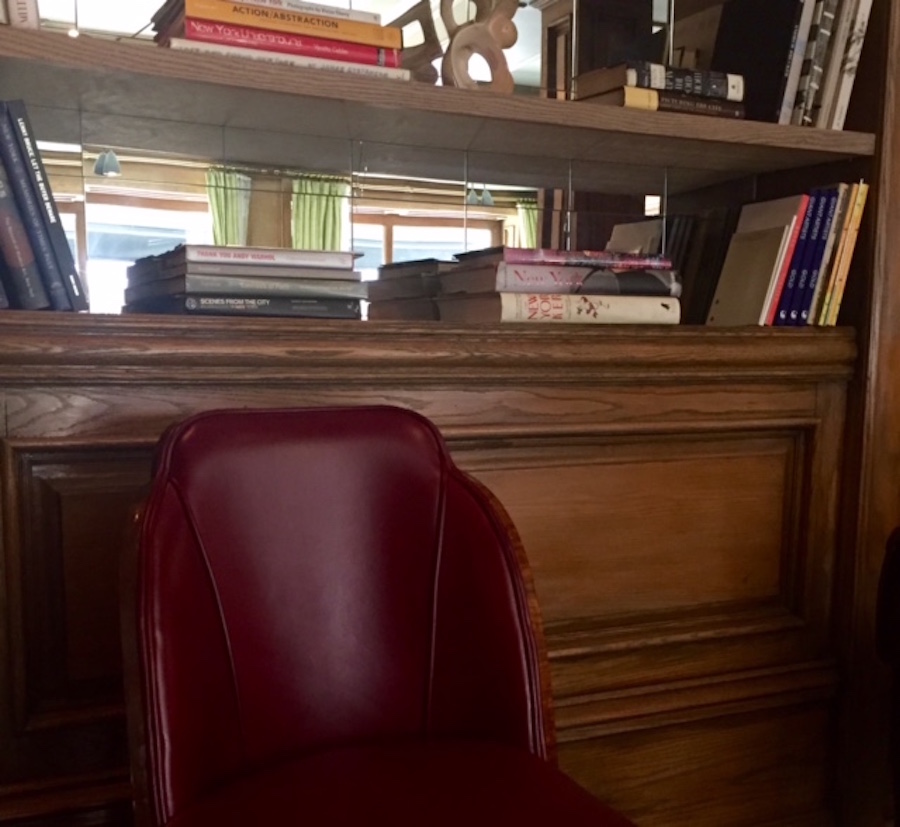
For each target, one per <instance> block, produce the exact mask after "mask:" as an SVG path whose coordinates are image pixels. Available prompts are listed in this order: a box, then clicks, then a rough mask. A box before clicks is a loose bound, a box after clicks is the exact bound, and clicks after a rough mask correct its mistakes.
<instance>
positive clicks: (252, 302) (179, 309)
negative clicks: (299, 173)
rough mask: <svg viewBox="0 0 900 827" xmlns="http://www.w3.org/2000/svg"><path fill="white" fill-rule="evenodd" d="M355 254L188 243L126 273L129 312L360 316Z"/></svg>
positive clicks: (362, 293)
mask: <svg viewBox="0 0 900 827" xmlns="http://www.w3.org/2000/svg"><path fill="white" fill-rule="evenodd" d="M355 257H356V254H355V253H345V252H330V251H320V250H290V249H281V248H274V247H222V246H216V245H205V244H182V245H179V246H178V247H176V248H175V249H173V250H169V251H168V252H166V253H162V254H160V255H156V256H147V257H145V258H141V259H138V260H137V261H135V263H134V264H132V265H131V266H130V267H129V268H128V271H127V279H128V280H127V287H126V289H125V305H124V306H123V308H122V311H123V312H124V313H194V314H212V315H233V316H294V317H299V318H315V319H360V318H362V312H361V311H362V300H364V299H365V298H366V295H367V290H366V284H365V283H364V282H362V281H361V276H360V273H359V272H358V271H356V270H354V269H353V263H354V259H355Z"/></svg>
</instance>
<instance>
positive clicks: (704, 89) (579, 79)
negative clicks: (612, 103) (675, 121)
mask: <svg viewBox="0 0 900 827" xmlns="http://www.w3.org/2000/svg"><path fill="white" fill-rule="evenodd" d="M625 86H631V87H637V88H641V89H657V90H666V91H669V92H681V93H683V94H688V95H700V96H702V97H709V98H719V99H722V100H730V101H741V100H743V99H744V78H743V76H742V75H740V74H738V73H734V72H719V71H714V70H706V69H686V68H680V67H677V66H668V65H665V64H662V63H651V62H649V61H645V60H632V61H628V62H626V63H620V64H618V65H617V66H608V67H605V68H601V69H592V70H590V71H588V72H583V73H582V74H580V75H578V76H576V78H575V81H574V97H575V100H583V99H584V98H590V97H593V96H594V95H601V94H603V93H604V92H611V91H613V90H614V89H618V88H620V87H625Z"/></svg>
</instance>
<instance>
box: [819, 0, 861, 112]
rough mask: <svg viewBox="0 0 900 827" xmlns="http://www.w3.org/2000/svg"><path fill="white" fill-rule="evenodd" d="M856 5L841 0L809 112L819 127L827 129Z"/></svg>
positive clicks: (846, 0)
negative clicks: (817, 87) (818, 85)
mask: <svg viewBox="0 0 900 827" xmlns="http://www.w3.org/2000/svg"><path fill="white" fill-rule="evenodd" d="M857 5H858V3H857V0H841V4H840V17H839V18H838V20H837V23H836V25H835V29H834V33H833V34H832V35H831V41H830V46H829V49H828V54H827V55H826V59H825V66H824V70H823V74H822V84H821V86H820V87H819V89H818V90H817V93H816V97H815V99H814V101H813V109H812V112H811V113H810V118H811V121H810V122H811V123H814V124H815V125H816V126H817V127H818V128H819V129H827V128H828V123H829V121H830V119H831V111H832V108H833V105H834V97H835V95H836V94H837V87H838V80H839V79H840V74H841V64H842V63H843V60H844V51H845V49H846V48H847V40H848V38H849V36H850V29H851V27H852V26H853V13H854V11H855V10H856V6H857Z"/></svg>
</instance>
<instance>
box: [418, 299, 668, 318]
mask: <svg viewBox="0 0 900 827" xmlns="http://www.w3.org/2000/svg"><path fill="white" fill-rule="evenodd" d="M435 301H436V302H437V305H438V310H439V312H440V317H441V321H445V322H463V323H468V322H472V323H495V322H538V323H551V324H552V323H567V324H678V322H679V321H680V317H681V307H680V305H679V302H678V299H675V298H658V297H655V296H586V295H582V294H578V293H569V294H563V293H470V294H459V295H455V296H437V297H436V298H435Z"/></svg>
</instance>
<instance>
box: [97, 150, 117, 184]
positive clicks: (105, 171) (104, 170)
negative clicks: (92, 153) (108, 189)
mask: <svg viewBox="0 0 900 827" xmlns="http://www.w3.org/2000/svg"><path fill="white" fill-rule="evenodd" d="M121 174H122V167H120V166H119V159H118V158H117V157H116V153H115V152H113V151H112V150H111V149H107V150H104V151H103V152H101V153H100V154H99V155H98V156H97V161H96V163H95V164H94V175H102V176H103V177H104V178H113V177H115V176H116V175H121Z"/></svg>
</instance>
